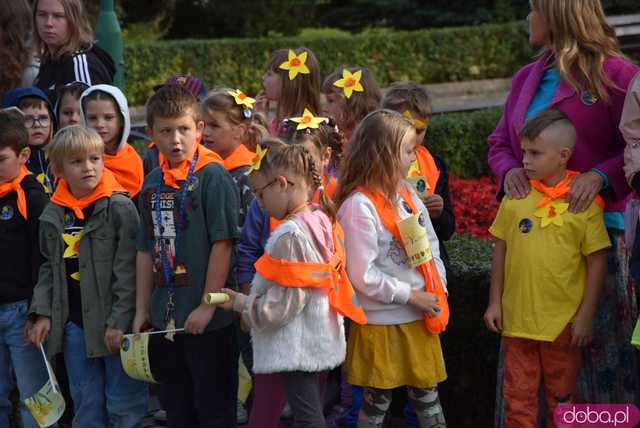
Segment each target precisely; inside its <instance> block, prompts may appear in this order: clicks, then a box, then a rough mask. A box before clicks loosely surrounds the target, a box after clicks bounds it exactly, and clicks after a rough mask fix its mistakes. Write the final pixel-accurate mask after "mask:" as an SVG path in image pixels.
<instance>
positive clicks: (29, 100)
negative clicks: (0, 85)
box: [2, 86, 55, 196]
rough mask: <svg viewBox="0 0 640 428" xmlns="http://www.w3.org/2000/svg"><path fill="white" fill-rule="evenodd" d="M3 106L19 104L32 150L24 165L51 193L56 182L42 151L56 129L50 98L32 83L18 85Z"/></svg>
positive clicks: (5, 99) (47, 192) (7, 96)
mask: <svg viewBox="0 0 640 428" xmlns="http://www.w3.org/2000/svg"><path fill="white" fill-rule="evenodd" d="M2 107H5V108H6V107H18V108H19V109H20V110H21V111H22V112H23V113H24V126H25V127H26V128H27V131H28V133H29V148H30V149H31V156H30V157H29V160H28V161H27V168H28V169H29V171H31V173H32V174H33V175H34V176H35V177H36V180H38V182H39V183H40V184H41V185H42V187H43V188H44V191H45V193H46V194H47V195H49V196H51V194H52V193H53V190H54V188H55V183H54V177H53V173H52V172H51V171H50V170H49V163H48V161H47V158H46V156H45V153H44V148H45V147H46V146H47V144H49V141H51V137H52V136H53V133H54V131H55V121H54V120H53V117H54V116H53V106H52V105H51V102H50V101H49V98H47V96H46V95H45V93H44V92H42V91H41V90H40V89H38V88H36V87H35V86H34V87H29V88H18V89H14V90H13V91H9V92H7V94H6V95H5V97H4V99H3V102H2Z"/></svg>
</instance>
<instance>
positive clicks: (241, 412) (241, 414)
mask: <svg viewBox="0 0 640 428" xmlns="http://www.w3.org/2000/svg"><path fill="white" fill-rule="evenodd" d="M236 418H237V419H238V423H239V424H246V423H247V421H248V420H249V415H248V414H247V409H245V408H244V404H242V401H240V400H238V405H237V406H236Z"/></svg>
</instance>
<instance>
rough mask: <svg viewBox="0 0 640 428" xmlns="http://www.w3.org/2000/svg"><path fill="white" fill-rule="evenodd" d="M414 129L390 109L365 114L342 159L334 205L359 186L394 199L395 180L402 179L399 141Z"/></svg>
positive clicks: (396, 184) (404, 118) (396, 185)
mask: <svg viewBox="0 0 640 428" xmlns="http://www.w3.org/2000/svg"><path fill="white" fill-rule="evenodd" d="M413 129H414V126H413V123H411V121H410V120H409V119H407V118H406V117H404V116H402V115H401V114H400V113H398V112H396V111H393V110H387V109H383V110H376V111H374V112H371V113H369V114H368V115H367V116H365V118H364V119H362V121H361V122H360V124H359V125H358V126H357V127H356V130H355V132H354V134H353V138H352V139H351V144H349V145H348V146H347V152H346V153H345V155H344V158H343V160H342V169H341V171H340V178H339V179H338V183H340V185H339V187H338V193H337V195H336V197H335V200H336V205H338V206H340V205H341V204H342V203H343V202H344V201H345V200H346V199H347V198H348V197H349V195H351V194H352V193H353V192H355V191H356V189H357V187H358V186H364V187H366V188H367V189H369V190H370V191H380V192H382V194H383V195H384V196H385V197H386V198H387V199H389V200H393V198H394V197H395V195H396V193H397V189H398V183H400V182H401V181H402V180H403V179H404V177H403V176H402V171H401V168H400V153H401V146H402V140H403V138H404V137H405V135H406V134H407V132H409V131H412V132H413Z"/></svg>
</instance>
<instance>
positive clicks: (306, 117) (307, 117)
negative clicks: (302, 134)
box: [291, 108, 327, 131]
mask: <svg viewBox="0 0 640 428" xmlns="http://www.w3.org/2000/svg"><path fill="white" fill-rule="evenodd" d="M291 121H293V122H296V123H297V124H298V126H297V127H296V131H301V130H303V129H308V128H313V129H316V128H318V127H319V126H320V124H321V123H322V122H327V118H326V117H315V116H314V115H313V114H312V113H311V112H310V111H309V109H308V108H305V109H304V113H302V116H301V117H292V118H291Z"/></svg>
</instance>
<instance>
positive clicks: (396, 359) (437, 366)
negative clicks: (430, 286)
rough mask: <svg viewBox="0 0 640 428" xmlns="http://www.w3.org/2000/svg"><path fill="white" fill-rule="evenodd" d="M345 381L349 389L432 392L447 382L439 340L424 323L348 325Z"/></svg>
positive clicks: (420, 321)
mask: <svg viewBox="0 0 640 428" xmlns="http://www.w3.org/2000/svg"><path fill="white" fill-rule="evenodd" d="M346 369H347V380H348V382H349V383H350V384H352V385H359V386H369V387H372V388H380V389H392V388H397V387H399V386H404V385H409V386H413V387H416V388H433V387H435V386H437V384H438V383H440V382H442V381H444V380H445V379H446V378H447V373H446V370H445V366H444V358H443V356H442V348H441V347H440V338H439V337H438V336H436V335H433V334H431V333H429V332H428V331H427V330H426V329H425V326H424V321H422V320H419V321H414V322H411V323H407V324H398V325H371V324H368V325H357V324H355V323H352V324H351V327H350V329H349V341H348V343H347V361H346Z"/></svg>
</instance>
